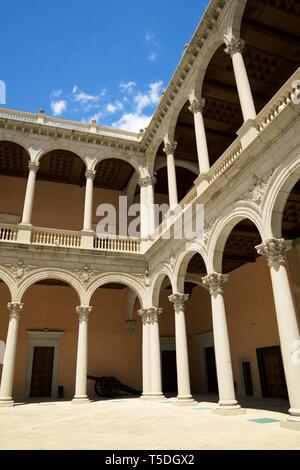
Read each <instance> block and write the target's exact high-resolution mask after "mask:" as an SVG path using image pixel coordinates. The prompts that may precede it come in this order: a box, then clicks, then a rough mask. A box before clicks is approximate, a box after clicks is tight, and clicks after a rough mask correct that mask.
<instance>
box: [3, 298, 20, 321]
mask: <svg viewBox="0 0 300 470" xmlns="http://www.w3.org/2000/svg"><path fill="white" fill-rule="evenodd" d="M23 305H24V304H21V303H19V302H9V303H8V304H7V308H8V310H9V318H10V320H11V319H14V320H18V319H19V318H20V315H21V312H22V310H23Z"/></svg>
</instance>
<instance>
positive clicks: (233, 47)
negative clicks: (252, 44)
mask: <svg viewBox="0 0 300 470" xmlns="http://www.w3.org/2000/svg"><path fill="white" fill-rule="evenodd" d="M244 47H245V41H243V39H237V38H231V39H230V41H229V42H228V43H227V47H226V49H225V52H226V54H229V55H230V56H231V57H232V56H233V54H235V53H236V52H240V53H242V52H243V50H244Z"/></svg>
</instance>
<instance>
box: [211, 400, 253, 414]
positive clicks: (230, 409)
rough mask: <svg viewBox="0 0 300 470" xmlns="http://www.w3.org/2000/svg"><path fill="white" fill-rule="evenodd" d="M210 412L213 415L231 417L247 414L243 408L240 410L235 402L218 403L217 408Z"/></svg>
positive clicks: (239, 406)
mask: <svg viewBox="0 0 300 470" xmlns="http://www.w3.org/2000/svg"><path fill="white" fill-rule="evenodd" d="M229 403H230V402H229ZM212 412H213V413H214V414H217V415H223V416H233V415H240V414H244V413H247V411H246V410H245V408H242V407H241V405H239V403H237V402H235V404H222V403H219V404H218V406H217V408H215V409H213V410H212Z"/></svg>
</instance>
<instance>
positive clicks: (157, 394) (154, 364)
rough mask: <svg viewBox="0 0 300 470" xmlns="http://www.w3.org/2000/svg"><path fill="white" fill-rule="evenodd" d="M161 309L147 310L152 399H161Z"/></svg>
mask: <svg viewBox="0 0 300 470" xmlns="http://www.w3.org/2000/svg"><path fill="white" fill-rule="evenodd" d="M161 313H162V309H161V308H156V307H153V308H150V309H149V310H148V314H149V323H150V356H151V395H152V398H160V399H161V398H162V397H163V392H162V381H161V356H160V339H159V316H160V315H161Z"/></svg>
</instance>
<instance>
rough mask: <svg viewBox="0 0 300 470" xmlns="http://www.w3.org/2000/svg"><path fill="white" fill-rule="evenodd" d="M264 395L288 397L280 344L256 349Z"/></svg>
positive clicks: (268, 396) (267, 396)
mask: <svg viewBox="0 0 300 470" xmlns="http://www.w3.org/2000/svg"><path fill="white" fill-rule="evenodd" d="M256 354H257V362H258V369H259V377H260V384H261V392H262V396H263V397H266V398H284V399H287V398H288V394H287V387H286V381H285V376H284V369H283V363H282V357H281V351H280V347H279V346H273V347H269V348H260V349H257V350H256Z"/></svg>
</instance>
